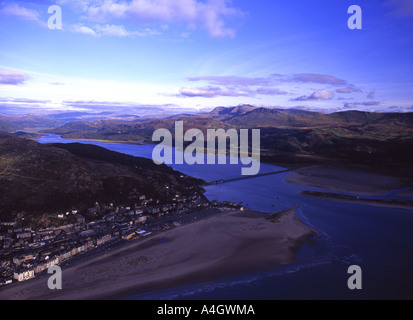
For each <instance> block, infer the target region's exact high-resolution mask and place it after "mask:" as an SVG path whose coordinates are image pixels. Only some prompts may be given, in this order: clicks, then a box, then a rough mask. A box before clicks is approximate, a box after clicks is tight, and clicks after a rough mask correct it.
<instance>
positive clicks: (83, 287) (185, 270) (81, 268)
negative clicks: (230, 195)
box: [0, 208, 320, 300]
mask: <svg viewBox="0 0 413 320" xmlns="http://www.w3.org/2000/svg"><path fill="white" fill-rule="evenodd" d="M295 209H296V208H293V209H290V210H286V211H284V212H282V213H281V214H279V215H278V216H277V221H275V222H272V221H270V220H269V219H268V217H270V214H262V213H257V212H253V211H246V212H241V211H230V212H223V213H221V214H220V215H217V216H213V217H210V218H206V219H204V220H201V221H198V222H194V223H190V224H187V225H183V226H180V227H177V228H174V229H171V230H168V231H165V232H162V233H160V234H158V235H155V236H152V237H149V238H147V239H144V240H143V241H139V242H136V243H131V244H128V245H125V246H124V247H121V248H117V249H114V250H113V251H111V252H105V253H103V254H100V255H99V256H97V257H94V258H92V259H90V260H89V261H85V262H81V263H79V264H78V265H75V266H68V267H67V268H63V272H62V274H63V290H61V291H50V290H49V289H48V288H47V278H48V277H47V275H46V277H39V278H35V279H33V280H30V281H27V282H23V283H21V284H19V285H16V286H14V287H11V288H8V289H6V290H1V291H0V299H64V300H66V299H121V298H127V297H131V296H133V295H138V294H142V293H146V292H151V291H156V290H160V289H166V288H171V287H176V286H179V285H183V284H188V283H202V282H208V281H215V280H219V279H223V278H225V277H228V276H234V275H241V274H246V273H250V272H256V271H264V270H268V269H272V268H275V267H277V266H279V265H284V264H289V263H292V262H294V261H295V255H296V253H297V251H298V250H299V249H300V248H301V247H302V245H304V244H305V243H308V242H310V239H311V238H312V237H313V236H314V235H317V236H319V235H320V234H319V233H318V232H317V231H315V230H313V229H312V228H310V227H308V226H306V225H305V224H304V223H303V222H301V220H300V219H299V218H298V217H297V216H296V215H295Z"/></svg>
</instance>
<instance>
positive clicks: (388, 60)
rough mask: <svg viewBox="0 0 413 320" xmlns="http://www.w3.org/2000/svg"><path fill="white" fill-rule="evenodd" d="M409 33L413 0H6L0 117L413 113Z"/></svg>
mask: <svg viewBox="0 0 413 320" xmlns="http://www.w3.org/2000/svg"><path fill="white" fill-rule="evenodd" d="M53 5H57V6H58V7H59V8H60V9H61V13H62V28H61V29H53V28H50V26H49V23H48V22H49V19H51V18H53V16H54V13H55V11H51V12H50V13H49V12H48V9H49V7H50V6H53ZM351 5H358V6H359V7H360V9H361V18H362V20H361V22H362V29H350V28H349V26H348V21H349V19H350V18H351V17H352V15H353V13H354V12H351V13H349V12H348V9H349V7H350V6H351ZM51 22H56V20H51ZM52 27H53V26H52ZM412 32H413V1H412V0H376V1H368V0H351V1H347V0H334V1H331V0H312V1H306V0H301V1H298V0H288V1H287V0H260V1H252V0H233V1H230V0H95V1H91V0H50V1H49V0H45V1H29V0H25V1H2V0H0V113H35V112H39V113H41V112H56V111H59V112H68V111H85V112H105V111H116V112H119V113H136V114H139V113H141V114H143V113H145V114H150V113H176V112H195V111H200V110H202V111H204V110H210V109H212V108H214V107H217V106H236V105H240V104H251V105H254V106H259V107H270V108H295V109H303V110H312V111H321V112H336V111H346V110H363V111H378V112H413V64H412V57H413V37H412Z"/></svg>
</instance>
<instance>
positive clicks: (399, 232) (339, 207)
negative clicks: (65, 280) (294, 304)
mask: <svg viewBox="0 0 413 320" xmlns="http://www.w3.org/2000/svg"><path fill="white" fill-rule="evenodd" d="M37 140H38V141H40V142H41V143H73V142H80V143H87V144H94V145H98V146H102V147H105V148H107V149H109V150H113V151H117V152H122V153H125V154H130V155H133V156H140V157H145V158H152V149H153V147H154V146H152V145H130V144H112V143H103V142H95V141H76V140H65V139H62V138H61V137H59V136H58V135H52V134H48V135H45V136H44V137H42V138H40V139H37ZM228 163H229V161H228ZM173 167H174V168H175V169H176V170H179V171H181V172H183V173H185V174H188V175H191V176H194V177H196V178H201V179H204V180H206V181H214V180H220V179H228V178H235V177H239V176H240V175H241V164H240V165H230V164H227V165H193V166H189V165H174V166H173ZM283 169H284V168H281V167H278V166H275V165H270V164H263V163H262V164H261V170H260V173H266V172H272V171H278V170H283ZM288 174H289V173H282V174H276V175H269V176H262V177H256V178H252V179H247V180H240V181H233V182H229V183H225V184H219V185H211V186H208V187H206V193H205V195H206V196H207V197H208V198H209V199H210V200H215V199H216V200H220V201H232V202H236V203H240V204H243V205H248V206H249V207H250V208H251V209H253V210H256V211H265V212H275V211H279V210H283V209H287V208H291V207H293V206H295V205H299V209H298V210H297V215H298V216H299V218H300V219H301V220H302V221H303V222H304V223H306V224H307V225H309V226H310V227H312V228H314V229H316V230H318V231H319V232H321V233H322V237H321V238H320V239H314V244H312V245H310V244H308V245H305V246H304V247H303V248H302V249H301V250H300V251H299V252H298V254H297V259H296V260H297V261H296V262H294V263H292V264H289V265H287V266H281V267H278V268H275V269H274V270H270V271H267V272H260V273H254V274H248V275H243V276H237V277H233V278H227V279H224V280H220V281H215V282H210V283H203V284H191V285H184V286H181V287H177V288H171V289H167V290H161V291H158V292H152V293H148V294H144V295H138V296H134V297H128V298H129V299H189V300H190V299H196V300H198V299H199V300H204V299H205V300H209V299H218V300H221V299H245V300H254V299H412V298H413V274H412V270H413V237H412V230H413V210H410V209H395V208H388V207H377V206H369V205H365V204H355V203H348V202H338V201H333V200H325V199H318V198H311V197H306V196H303V195H301V194H299V192H300V191H303V190H314V191H327V192H328V190H323V189H319V188H309V187H298V186H293V185H290V184H287V183H286V182H285V178H286V177H287V176H288ZM397 197H398V196H397V192H396V191H393V192H391V193H390V194H388V195H383V196H381V197H375V198H382V199H388V198H397ZM351 265H359V266H360V267H361V268H362V271H363V289H362V290H356V291H352V290H349V289H348V287H347V281H348V278H349V277H350V275H348V274H347V269H348V267H349V266H351Z"/></svg>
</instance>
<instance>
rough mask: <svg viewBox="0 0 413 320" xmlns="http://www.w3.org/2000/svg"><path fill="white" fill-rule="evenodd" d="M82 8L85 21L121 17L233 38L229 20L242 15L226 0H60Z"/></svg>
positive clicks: (103, 20) (119, 18) (141, 22)
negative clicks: (201, 29) (203, 30)
mask: <svg viewBox="0 0 413 320" xmlns="http://www.w3.org/2000/svg"><path fill="white" fill-rule="evenodd" d="M59 3H60V4H72V5H74V6H75V7H76V8H78V9H80V10H81V11H83V13H84V14H85V16H86V18H88V19H89V21H94V22H98V23H107V22H110V21H112V20H122V21H127V22H133V23H136V24H146V23H155V24H159V25H160V26H161V27H162V26H163V27H165V25H169V24H178V25H185V26H186V27H187V28H188V29H191V30H193V29H196V28H198V27H200V28H203V29H205V30H206V31H207V32H208V34H209V35H210V36H211V37H216V38H219V37H222V38H223V37H233V36H234V35H235V32H236V30H235V29H234V28H232V27H229V26H228V22H229V20H230V19H233V18H239V17H242V16H243V15H244V13H243V12H241V10H239V9H236V8H234V7H232V6H231V1H230V0H206V1H205V2H202V1H200V0H174V1H171V0H132V1H119V0H100V1H91V0H77V1H69V0H61V1H60V2H59Z"/></svg>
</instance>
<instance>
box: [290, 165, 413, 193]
mask: <svg viewBox="0 0 413 320" xmlns="http://www.w3.org/2000/svg"><path fill="white" fill-rule="evenodd" d="M285 181H286V182H287V183H290V184H294V185H299V186H306V187H318V188H322V189H327V190H332V191H340V192H347V193H353V194H360V195H374V196H376V195H377V196H378V195H384V194H387V193H389V192H390V191H391V190H395V189H402V188H406V187H408V186H412V184H413V183H412V181H408V180H407V179H403V178H398V177H389V176H385V175H381V174H375V173H370V172H363V171H357V170H350V169H341V168H333V167H321V166H315V167H307V168H302V169H298V170H295V171H293V172H292V173H291V174H290V175H289V176H288V177H287V178H286V180H285Z"/></svg>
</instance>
